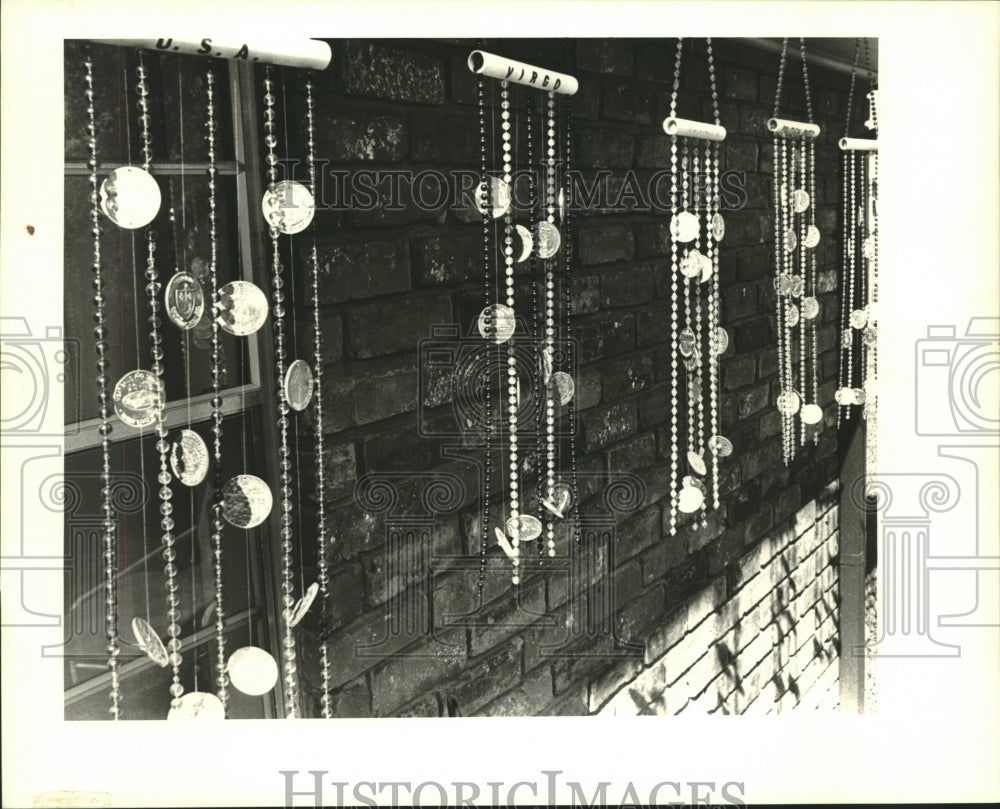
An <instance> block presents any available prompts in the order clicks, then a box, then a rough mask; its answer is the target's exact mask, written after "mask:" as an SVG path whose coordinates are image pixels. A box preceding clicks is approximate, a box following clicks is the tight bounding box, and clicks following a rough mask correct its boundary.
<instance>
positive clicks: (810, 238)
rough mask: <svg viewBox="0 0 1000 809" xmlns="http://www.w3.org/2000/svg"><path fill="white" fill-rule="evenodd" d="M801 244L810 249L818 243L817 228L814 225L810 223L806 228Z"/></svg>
mask: <svg viewBox="0 0 1000 809" xmlns="http://www.w3.org/2000/svg"><path fill="white" fill-rule="evenodd" d="M802 244H804V245H805V246H806V247H808V248H809V249H810V250H811V249H812V248H814V247H815V246H816V245H817V244H819V228H818V227H816V226H815V225H810V226H809V227H807V228H806V237H805V238H804V239H803V240H802Z"/></svg>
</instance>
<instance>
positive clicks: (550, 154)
mask: <svg viewBox="0 0 1000 809" xmlns="http://www.w3.org/2000/svg"><path fill="white" fill-rule="evenodd" d="M545 103H546V109H547V116H546V119H545V133H546V137H545V145H546V150H545V153H546V159H545V221H546V222H548V223H549V224H550V225H555V220H556V200H557V196H556V195H557V192H556V187H557V185H556V98H555V93H552V92H550V93H549V94H548V96H547V98H546V100H545ZM532 202H533V200H532ZM560 224H562V225H565V222H561V223H560ZM564 230H565V228H564ZM568 240H569V239H568V233H564V234H561V238H560V242H561V244H562V248H563V250H566V249H567V247H568V244H567V242H568ZM557 260H558V259H557V258H556V257H554V256H553V257H552V258H547V259H545V261H544V265H545V324H544V334H545V338H544V348H543V350H542V353H543V355H544V356H545V357H546V358H547V359H548V361H549V362H550V363H551V365H550V366H549V367H550V368H551V370H552V371H553V372H554V370H555V350H556V340H555V333H556V330H555V325H556V281H555V269H556V262H557ZM560 337H561V338H563V344H565V342H566V341H565V337H566V335H565V334H562V335H560ZM564 353H565V352H564ZM536 368H537V366H536ZM543 383H544V384H543V385H542V388H544V390H545V498H546V499H547V500H548V502H549V503H553V501H554V500H555V483H556V436H555V431H556V430H555V428H556V416H555V408H556V401H555V397H556V396H557V395H558V394H557V392H556V391H555V389H554V388H555V385H554V384H553V383H552V375H551V374H550V376H549V379H548V380H543ZM539 450H540V448H539ZM539 457H541V453H540V452H539ZM539 470H541V464H539ZM539 477H541V475H539ZM553 516H554V515H553V514H551V513H548V514H547V515H546V519H545V534H544V536H545V546H546V548H547V550H548V555H549V556H555V555H556V539H555V523H554V522H553V520H552V517H553ZM541 551H542V547H541V537H539V553H541Z"/></svg>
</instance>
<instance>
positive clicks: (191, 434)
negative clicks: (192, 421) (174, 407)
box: [170, 430, 208, 486]
mask: <svg viewBox="0 0 1000 809" xmlns="http://www.w3.org/2000/svg"><path fill="white" fill-rule="evenodd" d="M170 468H171V469H172V470H173V472H174V475H175V476H176V477H177V479H178V480H179V481H180V482H181V483H183V484H184V485H185V486H197V485H198V484H199V483H201V482H202V481H203V480H204V479H205V475H206V474H208V447H206V446H205V441H204V440H203V439H202V437H201V436H200V435H198V433H196V432H195V431H194V430H181V434H180V436H178V438H177V439H176V440H175V441H174V443H173V445H172V446H171V447H170Z"/></svg>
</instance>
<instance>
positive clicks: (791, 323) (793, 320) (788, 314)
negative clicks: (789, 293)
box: [785, 304, 799, 329]
mask: <svg viewBox="0 0 1000 809" xmlns="http://www.w3.org/2000/svg"><path fill="white" fill-rule="evenodd" d="M785 325H787V326H788V327H789V328H790V329H791V328H795V327H796V326H798V325H799V307H798V306H796V305H795V304H789V305H788V308H787V309H786V310H785Z"/></svg>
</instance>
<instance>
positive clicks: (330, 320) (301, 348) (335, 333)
mask: <svg viewBox="0 0 1000 809" xmlns="http://www.w3.org/2000/svg"><path fill="white" fill-rule="evenodd" d="M320 288H321V289H322V286H321V287H320ZM304 294H307V295H309V296H312V290H311V289H310V290H309V291H308V292H306V293H304ZM322 294H323V293H322V292H320V296H321V297H322ZM309 322H310V324H311V323H312V315H311V313H310V315H309ZM319 330H320V334H321V335H322V343H321V344H320V351H321V352H322V354H323V364H324V365H329V364H330V363H334V362H337V361H338V360H340V359H341V358H342V357H343V356H344V324H343V321H342V320H341V318H340V315H337V314H333V313H332V312H329V311H324V312H321V313H320V319H319ZM287 336H288V335H287V334H286V339H287ZM292 336H293V337H294V338H295V339H296V341H297V342H296V351H297V353H298V356H299V357H303V358H305V357H310V358H311V357H312V356H313V351H314V350H315V349H314V347H313V339H314V337H313V330H312V329H311V328H308V329H299V330H298V333H297V334H293V335H292Z"/></svg>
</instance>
